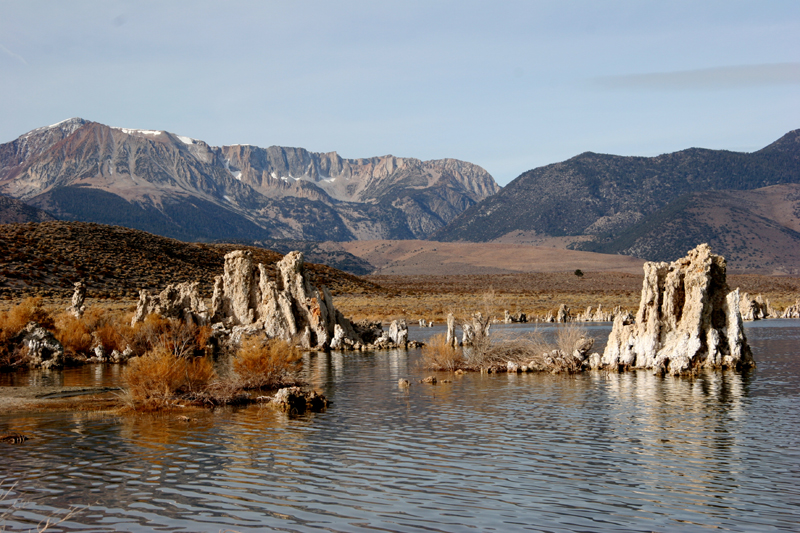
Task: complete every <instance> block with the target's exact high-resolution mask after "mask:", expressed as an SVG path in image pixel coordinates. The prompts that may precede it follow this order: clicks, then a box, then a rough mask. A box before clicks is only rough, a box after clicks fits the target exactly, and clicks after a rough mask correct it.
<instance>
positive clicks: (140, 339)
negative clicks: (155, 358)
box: [124, 314, 212, 356]
mask: <svg viewBox="0 0 800 533" xmlns="http://www.w3.org/2000/svg"><path fill="white" fill-rule="evenodd" d="M211 333H212V330H211V328H210V327H208V326H201V327H198V326H196V325H194V324H188V323H186V322H184V321H182V320H178V319H175V318H164V317H162V316H159V315H156V314H150V315H148V316H147V317H146V318H145V319H144V320H143V321H142V322H139V323H137V324H136V325H135V326H134V327H133V328H131V327H130V326H128V327H127V330H126V332H125V334H124V336H125V338H126V340H127V344H128V345H129V346H130V347H131V349H132V350H133V353H135V354H142V353H147V352H149V351H151V350H153V349H154V348H155V347H156V346H163V347H165V348H166V349H168V350H169V351H171V352H173V353H174V354H175V355H178V356H187V355H199V354H201V353H203V351H204V348H205V346H206V344H208V340H209V339H210V337H211Z"/></svg>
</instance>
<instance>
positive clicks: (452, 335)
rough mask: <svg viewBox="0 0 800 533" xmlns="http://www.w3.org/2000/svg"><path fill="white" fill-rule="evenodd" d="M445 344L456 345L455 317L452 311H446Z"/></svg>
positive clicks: (453, 346) (454, 346)
mask: <svg viewBox="0 0 800 533" xmlns="http://www.w3.org/2000/svg"><path fill="white" fill-rule="evenodd" d="M445 342H446V344H447V346H450V347H452V348H456V347H458V339H457V338H456V319H455V317H454V316H453V313H447V338H446V341H445Z"/></svg>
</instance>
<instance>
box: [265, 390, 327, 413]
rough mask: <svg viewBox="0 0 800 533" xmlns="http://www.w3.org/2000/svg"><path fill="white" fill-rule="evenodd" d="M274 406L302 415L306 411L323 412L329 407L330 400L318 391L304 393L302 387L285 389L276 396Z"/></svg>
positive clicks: (273, 401)
mask: <svg viewBox="0 0 800 533" xmlns="http://www.w3.org/2000/svg"><path fill="white" fill-rule="evenodd" d="M272 404H273V405H275V406H276V407H278V408H279V409H280V410H282V411H286V412H288V413H291V414H300V413H304V412H306V411H311V412H320V411H323V410H324V409H325V408H326V407H327V406H328V400H327V399H326V398H325V396H323V395H322V394H319V393H317V392H316V391H304V390H303V389H301V388H300V387H284V388H282V389H280V390H279V391H278V392H277V393H276V394H275V397H274V398H273V399H272Z"/></svg>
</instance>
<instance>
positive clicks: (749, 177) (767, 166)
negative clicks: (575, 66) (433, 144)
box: [432, 130, 800, 242]
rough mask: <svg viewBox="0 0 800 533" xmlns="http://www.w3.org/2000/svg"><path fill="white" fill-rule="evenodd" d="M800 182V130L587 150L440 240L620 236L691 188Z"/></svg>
mask: <svg viewBox="0 0 800 533" xmlns="http://www.w3.org/2000/svg"><path fill="white" fill-rule="evenodd" d="M785 183H800V130H795V131H792V132H789V133H787V134H786V135H784V136H783V137H782V138H780V139H778V140H777V141H775V142H774V143H772V144H770V145H769V146H767V147H765V148H763V149H762V150H759V151H757V152H753V153H739V152H729V151H725V150H707V149H700V148H690V149H688V150H683V151H680V152H674V153H671V154H664V155H660V156H658V157H626V156H616V155H606V154H596V153H592V152H586V153H583V154H580V155H578V156H576V157H573V158H571V159H568V160H567V161H563V162H561V163H555V164H553V165H547V166H544V167H539V168H535V169H533V170H529V171H528V172H525V173H523V174H522V175H520V176H519V177H517V178H516V179H515V180H514V181H512V182H511V183H509V184H508V185H507V186H506V187H504V188H503V189H502V190H501V191H500V192H499V193H498V194H496V195H493V196H491V197H488V198H487V199H485V200H483V201H482V202H481V203H480V204H478V205H475V206H472V207H471V208H469V209H467V210H465V211H464V212H463V213H462V214H460V215H459V216H458V217H457V218H456V219H455V220H454V221H453V222H452V223H451V224H449V225H448V226H447V227H446V228H444V229H442V230H440V231H438V232H437V233H435V234H434V235H433V237H432V238H433V239H434V240H443V241H453V240H464V241H473V242H488V241H492V240H494V239H500V238H503V237H504V236H505V235H508V234H511V233H513V232H519V231H522V232H529V233H533V234H539V235H548V236H581V235H598V234H611V235H615V234H618V233H619V232H621V231H623V230H625V229H626V228H629V227H630V226H631V225H633V224H636V223H637V222H639V221H641V220H642V219H644V217H645V216H647V215H649V214H651V213H653V212H655V211H657V210H658V209H660V208H662V207H664V206H665V205H667V204H668V203H669V202H670V201H672V200H674V199H676V198H678V197H679V196H681V195H683V194H687V193H693V192H701V191H709V190H728V189H731V190H751V189H757V188H761V187H767V186H770V185H778V184H785Z"/></svg>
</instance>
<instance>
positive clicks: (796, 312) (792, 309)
mask: <svg viewBox="0 0 800 533" xmlns="http://www.w3.org/2000/svg"><path fill="white" fill-rule="evenodd" d="M781 318H800V299H799V300H797V301H796V302H795V304H794V305H790V306H789V307H787V308H786V309H784V310H783V314H781Z"/></svg>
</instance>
